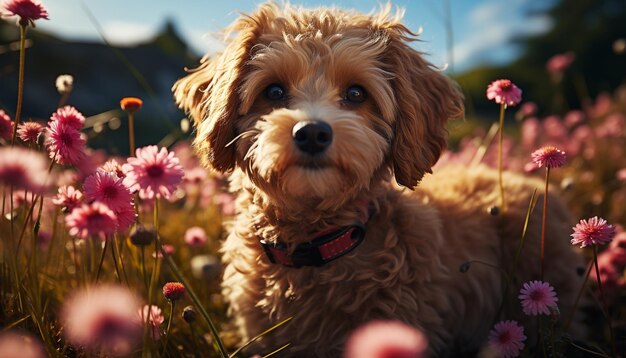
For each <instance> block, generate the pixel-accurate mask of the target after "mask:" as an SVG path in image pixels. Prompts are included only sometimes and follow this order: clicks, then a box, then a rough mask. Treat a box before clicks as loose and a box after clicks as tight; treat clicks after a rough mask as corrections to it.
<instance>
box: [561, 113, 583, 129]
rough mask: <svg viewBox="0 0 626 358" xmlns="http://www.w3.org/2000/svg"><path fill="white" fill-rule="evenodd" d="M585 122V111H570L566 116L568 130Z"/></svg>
mask: <svg viewBox="0 0 626 358" xmlns="http://www.w3.org/2000/svg"><path fill="white" fill-rule="evenodd" d="M584 120H585V112H583V111H578V110H575V111H569V112H567V114H566V115H565V125H566V126H567V127H568V128H573V127H575V126H577V125H579V124H581V123H582V122H583V121H584Z"/></svg>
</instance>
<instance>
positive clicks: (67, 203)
mask: <svg viewBox="0 0 626 358" xmlns="http://www.w3.org/2000/svg"><path fill="white" fill-rule="evenodd" d="M52 202H53V203H54V204H55V205H58V206H60V207H61V209H62V210H63V211H64V212H66V213H70V212H72V210H74V208H76V207H77V206H79V205H81V204H82V203H83V193H81V191H80V190H77V189H76V188H74V187H73V186H71V185H63V186H62V187H60V188H59V192H58V193H57V196H55V197H54V198H53V199H52Z"/></svg>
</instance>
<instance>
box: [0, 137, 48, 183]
mask: <svg viewBox="0 0 626 358" xmlns="http://www.w3.org/2000/svg"><path fill="white" fill-rule="evenodd" d="M47 167H48V163H46V158H45V157H44V156H43V155H41V153H39V152H36V151H34V150H28V149H24V148H21V147H3V148H0V186H4V187H5V188H7V189H11V188H13V189H24V190H28V191H31V192H35V193H43V192H44V191H45V189H46V179H47V178H48V168H47Z"/></svg>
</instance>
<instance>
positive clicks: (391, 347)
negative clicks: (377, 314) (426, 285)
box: [344, 321, 428, 358]
mask: <svg viewBox="0 0 626 358" xmlns="http://www.w3.org/2000/svg"><path fill="white" fill-rule="evenodd" d="M427 349H428V341H427V339H426V336H424V334H423V333H422V332H420V331H419V330H418V329H416V328H414V327H411V326H408V325H406V324H404V323H402V322H398V321H373V322H370V323H367V324H365V325H364V326H361V327H360V328H358V329H357V330H355V331H354V332H353V333H352V334H351V335H350V337H349V338H348V341H347V343H346V350H345V355H344V357H345V358H392V357H411V358H421V357H426V356H427V355H426V354H427Z"/></svg>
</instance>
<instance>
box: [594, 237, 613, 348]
mask: <svg viewBox="0 0 626 358" xmlns="http://www.w3.org/2000/svg"><path fill="white" fill-rule="evenodd" d="M592 246H593V264H594V266H595V267H596V278H597V279H598V289H599V291H600V298H601V299H602V303H603V304H604V309H605V311H606V320H607V321H608V324H609V335H610V338H611V353H612V354H613V357H617V349H616V346H615V333H614V332H613V323H612V322H611V313H610V312H609V305H608V303H607V302H606V297H605V296H604V292H603V290H602V280H601V279H600V269H599V267H598V248H597V247H596V245H592Z"/></svg>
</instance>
